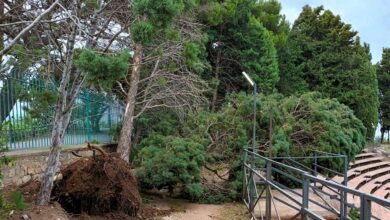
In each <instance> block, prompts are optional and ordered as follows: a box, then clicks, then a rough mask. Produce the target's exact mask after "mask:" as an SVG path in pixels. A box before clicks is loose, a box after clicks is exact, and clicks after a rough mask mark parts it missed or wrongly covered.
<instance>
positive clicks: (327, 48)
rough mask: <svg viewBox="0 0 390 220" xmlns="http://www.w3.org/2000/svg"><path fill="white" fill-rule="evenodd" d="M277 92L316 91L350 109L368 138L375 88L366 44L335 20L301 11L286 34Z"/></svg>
mask: <svg viewBox="0 0 390 220" xmlns="http://www.w3.org/2000/svg"><path fill="white" fill-rule="evenodd" d="M287 45H288V46H287V48H286V49H285V50H284V55H287V56H289V57H288V58H283V61H284V62H283V64H282V65H281V78H283V80H281V82H280V84H279V88H280V90H281V92H283V93H284V94H286V95H289V94H294V93H296V92H302V91H319V92H321V93H322V94H323V95H324V96H326V97H331V98H336V99H337V100H339V101H340V102H341V103H344V104H346V105H348V106H349V107H350V108H352V109H353V110H354V112H355V114H356V116H357V117H358V118H359V119H361V120H362V121H363V123H364V125H365V126H366V128H367V129H368V133H367V135H368V137H373V135H374V131H375V127H376V125H377V122H378V114H377V112H378V111H377V109H378V104H379V102H378V95H377V94H378V83H377V79H376V72H375V68H374V66H373V65H372V64H371V55H370V53H369V47H368V45H366V44H364V45H362V44H361V42H360V38H359V37H358V36H357V32H356V31H354V30H353V29H352V26H351V25H350V24H346V23H344V22H343V21H342V20H341V18H340V16H338V15H334V14H333V13H332V12H331V11H329V10H324V9H323V7H318V8H311V7H309V6H305V7H304V8H303V11H302V12H301V14H300V15H299V17H298V18H297V20H296V21H295V23H294V25H293V27H292V30H291V32H290V34H289V38H288V43H287Z"/></svg>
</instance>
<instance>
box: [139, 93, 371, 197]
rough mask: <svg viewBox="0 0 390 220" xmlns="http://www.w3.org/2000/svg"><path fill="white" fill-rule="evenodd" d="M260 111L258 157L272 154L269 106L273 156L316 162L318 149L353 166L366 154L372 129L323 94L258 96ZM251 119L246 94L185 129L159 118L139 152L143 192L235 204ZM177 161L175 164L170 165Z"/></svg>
mask: <svg viewBox="0 0 390 220" xmlns="http://www.w3.org/2000/svg"><path fill="white" fill-rule="evenodd" d="M257 105H258V112H257V115H258V120H257V121H256V130H257V137H258V140H257V143H256V148H257V149H258V150H259V152H260V154H264V155H268V154H269V151H270V141H269V138H268V137H269V132H270V130H269V122H270V114H269V111H270V107H271V106H272V110H273V114H272V115H273V116H272V118H271V120H272V121H273V129H272V133H273V136H274V138H273V140H272V155H274V156H299V155H310V154H311V152H313V150H319V151H325V152H331V153H338V154H345V155H347V156H348V158H350V159H351V160H352V159H353V158H354V156H355V155H356V154H358V153H359V152H360V151H361V150H362V149H363V147H364V144H365V134H366V129H365V127H364V126H363V124H362V122H361V121H360V120H359V119H358V118H357V117H356V116H355V115H354V114H353V112H352V110H351V109H349V108H348V107H347V106H346V105H343V104H340V103H339V102H338V101H337V100H335V99H327V98H323V97H322V96H321V95H320V94H319V93H305V94H302V95H300V96H290V97H283V96H282V95H280V94H274V95H268V96H265V95H259V96H258V97H257ZM252 113H253V99H252V97H251V96H248V95H246V94H243V93H240V94H232V95H231V96H230V97H229V98H228V101H227V102H226V103H225V104H224V105H223V107H222V108H221V110H219V111H218V112H215V113H210V112H208V111H200V112H198V113H196V114H193V115H190V116H189V117H188V118H187V120H186V121H185V122H182V123H180V122H176V123H179V124H180V125H181V126H177V124H175V123H174V122H173V120H172V118H170V117H168V118H165V119H160V120H164V121H165V122H157V123H156V125H155V127H154V126H152V129H153V132H152V133H151V134H150V136H149V137H147V138H144V139H143V140H142V141H141V144H140V146H138V147H139V153H138V157H137V158H138V159H137V160H136V161H137V163H139V165H140V167H141V168H140V170H139V176H138V177H139V180H140V182H141V184H142V186H143V188H144V189H148V188H152V187H157V188H164V187H168V189H171V190H172V189H174V188H180V189H181V190H182V192H183V193H184V195H186V196H187V197H188V198H191V199H200V200H205V201H208V202H216V201H221V200H222V201H223V200H224V199H226V198H230V199H237V198H238V197H239V196H240V192H241V189H242V179H243V176H242V175H243V172H242V160H243V157H242V155H243V150H244V149H245V148H246V147H247V146H248V144H250V142H248V140H250V137H251V135H252V134H251V132H252V126H253V124H252V121H251V119H252ZM160 123H163V124H164V125H165V128H164V130H161V129H159V127H160V125H159V124H160ZM172 126H174V128H172V129H170V130H171V131H170V132H168V133H165V132H167V131H166V130H167V128H169V127H172ZM162 134H164V135H162ZM167 149H168V152H166V150H167ZM163 152H165V153H163ZM171 154H172V157H174V159H168V157H169V155H171ZM173 155H177V156H173ZM320 163H321V164H322V165H324V166H326V167H329V168H330V169H334V170H340V169H342V168H343V161H342V160H338V159H332V160H323V161H321V162H320ZM178 167H180V168H179V169H178ZM202 168H205V169H206V170H209V171H211V172H212V173H215V174H216V176H217V178H219V179H220V181H222V182H223V184H222V185H217V186H216V185H215V184H210V183H208V182H207V181H205V180H204V179H203V178H204V177H201V176H200V171H201V170H202ZM181 169H183V170H181ZM155 171H157V172H155ZM225 174H226V175H225ZM190 177H192V178H190ZM217 182H218V181H217Z"/></svg>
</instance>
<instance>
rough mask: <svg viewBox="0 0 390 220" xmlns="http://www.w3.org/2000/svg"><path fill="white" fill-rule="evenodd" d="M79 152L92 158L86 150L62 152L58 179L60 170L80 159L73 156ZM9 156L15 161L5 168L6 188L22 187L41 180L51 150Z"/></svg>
mask: <svg viewBox="0 0 390 220" xmlns="http://www.w3.org/2000/svg"><path fill="white" fill-rule="evenodd" d="M72 152H77V154H78V155H80V156H91V155H92V151H89V150H87V149H85V148H72V149H65V150H63V151H62V152H61V156H60V167H59V168H58V170H57V175H56V178H57V177H58V175H59V170H60V169H61V168H63V167H65V166H67V165H69V164H71V163H72V162H74V161H76V160H77V159H79V157H77V156H75V155H74V154H72ZM7 156H11V157H13V158H14V159H15V161H14V165H13V166H4V167H3V169H2V171H3V175H4V186H8V185H12V184H16V185H21V184H23V183H26V182H28V181H30V180H40V179H41V177H42V175H43V172H44V171H45V169H46V163H47V160H48V156H49V149H46V150H41V151H40V152H36V151H33V150H31V151H29V150H25V151H23V152H17V151H15V152H8V153H7Z"/></svg>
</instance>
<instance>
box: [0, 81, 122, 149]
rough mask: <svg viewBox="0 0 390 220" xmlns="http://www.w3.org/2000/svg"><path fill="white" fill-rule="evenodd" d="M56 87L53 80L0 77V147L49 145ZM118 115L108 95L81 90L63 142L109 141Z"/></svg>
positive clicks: (117, 104)
mask: <svg viewBox="0 0 390 220" xmlns="http://www.w3.org/2000/svg"><path fill="white" fill-rule="evenodd" d="M56 88H57V87H56V83H55V82H54V80H47V79H45V80H43V79H38V78H37V77H32V76H24V77H18V76H17V75H16V74H12V73H11V77H3V78H2V79H1V80H0V146H3V147H7V148H8V149H10V150H18V149H26V148H38V147H48V146H50V142H51V130H52V120H53V115H54V104H55V100H56V92H55V91H56ZM121 116H122V107H121V105H120V104H119V103H118V102H117V101H115V100H114V99H113V98H112V97H108V96H105V95H104V94H101V93H97V92H94V91H91V90H87V89H83V90H82V91H81V92H80V94H79V96H78V98H77V100H76V104H75V107H74V109H73V113H72V117H71V120H70V123H69V126H68V128H67V130H66V134H65V137H64V143H63V144H64V145H77V144H83V143H85V142H98V143H112V142H114V141H115V140H114V134H113V131H114V130H115V128H117V126H118V124H119V123H120V121H121Z"/></svg>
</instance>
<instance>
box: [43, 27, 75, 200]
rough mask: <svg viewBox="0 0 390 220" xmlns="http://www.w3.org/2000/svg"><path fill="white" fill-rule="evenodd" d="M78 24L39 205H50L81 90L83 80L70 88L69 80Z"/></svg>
mask: <svg viewBox="0 0 390 220" xmlns="http://www.w3.org/2000/svg"><path fill="white" fill-rule="evenodd" d="M76 32H77V28H76V25H73V31H72V33H71V35H70V37H69V39H68V42H67V45H66V48H67V52H66V56H65V57H66V63H65V66H64V70H63V73H62V78H61V82H60V87H59V92H60V96H59V98H58V100H57V104H56V110H55V113H54V121H53V128H52V135H51V150H50V154H49V158H48V161H47V167H46V170H45V173H44V174H43V177H42V180H41V188H40V190H39V193H38V197H37V204H38V205H48V204H49V201H50V196H51V190H52V188H53V180H54V175H55V173H56V170H57V169H58V165H59V162H60V152H61V145H62V141H63V139H64V135H65V130H66V128H67V127H68V124H69V119H70V115H71V114H72V107H73V103H74V100H75V98H76V96H77V95H78V92H79V90H80V86H81V83H82V81H81V80H77V79H74V80H75V81H74V83H73V87H71V88H69V82H70V78H71V74H72V66H73V55H74V49H75V48H74V45H75V41H76Z"/></svg>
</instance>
